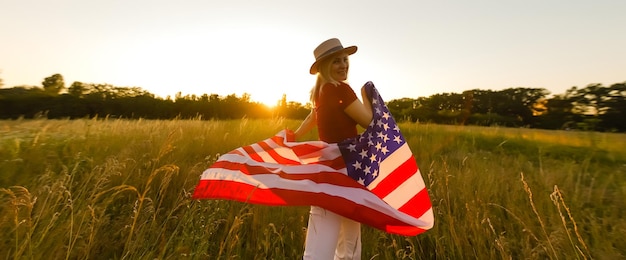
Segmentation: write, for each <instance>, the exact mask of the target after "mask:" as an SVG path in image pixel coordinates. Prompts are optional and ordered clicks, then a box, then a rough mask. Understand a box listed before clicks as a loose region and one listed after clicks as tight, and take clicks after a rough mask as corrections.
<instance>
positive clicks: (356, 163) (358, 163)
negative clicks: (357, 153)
mask: <svg viewBox="0 0 626 260" xmlns="http://www.w3.org/2000/svg"><path fill="white" fill-rule="evenodd" d="M352 167H354V169H359V170H361V169H362V168H361V162H359V161H356V162H354V163H353V164H352Z"/></svg>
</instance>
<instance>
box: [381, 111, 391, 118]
mask: <svg viewBox="0 0 626 260" xmlns="http://www.w3.org/2000/svg"><path fill="white" fill-rule="evenodd" d="M389 117H390V116H389V112H387V111H385V112H384V113H383V118H384V119H385V120H389Z"/></svg>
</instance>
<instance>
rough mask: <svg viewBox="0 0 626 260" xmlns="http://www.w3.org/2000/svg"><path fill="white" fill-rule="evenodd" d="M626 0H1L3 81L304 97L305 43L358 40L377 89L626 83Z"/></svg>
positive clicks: (309, 56)
mask: <svg viewBox="0 0 626 260" xmlns="http://www.w3.org/2000/svg"><path fill="white" fill-rule="evenodd" d="M624 13H626V1H623V0H593V1H592V0H585V1H580V0H567V1H561V0H527V1H509V0H492V1H490V0H475V1H466V0H458V1H445V0H444V1H422V0H408V1H394V0H390V1H371V0H363V1H356V0H354V1H353V0H346V1H338V0H335V1H327V0H319V1H292V0H264V1H254V0H250V1H242V0H223V1H217V0H179V1H173V0H170V1H161V0H92V1H84V0H3V1H2V2H1V3H0V78H1V79H2V80H3V83H4V88H8V87H13V86H21V85H29V86H41V82H42V81H43V79H44V78H46V77H49V76H51V75H53V74H56V73H59V74H61V75H62V76H63V77H64V80H65V84H66V87H69V86H70V85H71V84H72V82H75V81H79V82H83V83H95V84H111V85H114V86H118V87H141V88H143V89H144V90H147V91H149V92H151V93H153V94H156V95H157V96H161V97H166V96H167V95H170V96H174V95H175V94H176V93H177V92H181V93H182V94H183V95H186V94H196V95H201V94H204V93H207V94H218V95H221V96H226V95H229V94H236V95H238V96H241V95H242V94H243V93H248V94H250V97H251V99H252V100H254V101H258V102H263V103H266V104H269V105H274V104H276V102H277V101H278V100H279V99H280V98H281V97H282V95H283V94H285V95H286V96H287V100H289V101H296V102H301V103H306V102H307V101H308V97H309V91H310V89H311V87H312V86H313V84H314V82H315V76H313V75H310V74H309V73H308V71H309V67H310V66H311V64H312V63H313V61H314V56H313V49H314V48H315V47H316V46H317V45H318V44H319V43H321V42H322V41H324V40H326V39H328V38H339V39H340V40H341V42H342V43H343V45H344V46H351V45H356V46H358V48H359V49H358V51H357V53H355V54H354V55H352V56H350V75H349V79H348V80H349V83H350V85H351V86H352V88H353V89H354V90H355V91H356V93H360V91H359V89H360V87H361V86H362V85H363V84H364V83H365V82H367V81H372V82H373V83H374V84H375V85H376V87H377V89H378V90H379V92H380V93H381V95H382V97H383V98H384V99H385V100H387V101H388V100H392V99H398V98H404V97H408V98H417V97H427V96H430V95H433V94H439V93H461V92H463V91H465V90H470V89H482V90H496V91H497V90H502V89H506V88H512V87H524V88H545V89H547V90H548V91H550V92H551V93H552V94H562V93H564V92H565V90H566V89H569V88H571V87H573V86H577V87H579V88H580V87H585V86H587V85H588V84H596V83H599V84H603V85H605V86H610V85H611V84H614V83H621V82H625V81H626V47H625V46H626V15H624Z"/></svg>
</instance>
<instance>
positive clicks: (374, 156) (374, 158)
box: [359, 154, 376, 167]
mask: <svg viewBox="0 0 626 260" xmlns="http://www.w3.org/2000/svg"><path fill="white" fill-rule="evenodd" d="M370 161H371V162H375V161H376V154H372V156H371V157H370ZM360 166H361V165H359V167H360Z"/></svg>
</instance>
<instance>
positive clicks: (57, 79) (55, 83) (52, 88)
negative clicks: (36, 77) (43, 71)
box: [41, 73, 65, 95]
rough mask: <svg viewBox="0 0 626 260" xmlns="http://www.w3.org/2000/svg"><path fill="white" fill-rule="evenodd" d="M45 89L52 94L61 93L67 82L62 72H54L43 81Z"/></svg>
mask: <svg viewBox="0 0 626 260" xmlns="http://www.w3.org/2000/svg"><path fill="white" fill-rule="evenodd" d="M41 85H42V86H43V89H44V90H45V91H46V92H48V93H50V94H55V95H56V94H59V93H60V92H61V91H62V90H63V89H64V88H65V82H64V81H63V76H61V74H58V73H57V74H54V75H52V76H50V77H47V78H45V79H44V80H43V82H41Z"/></svg>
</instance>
